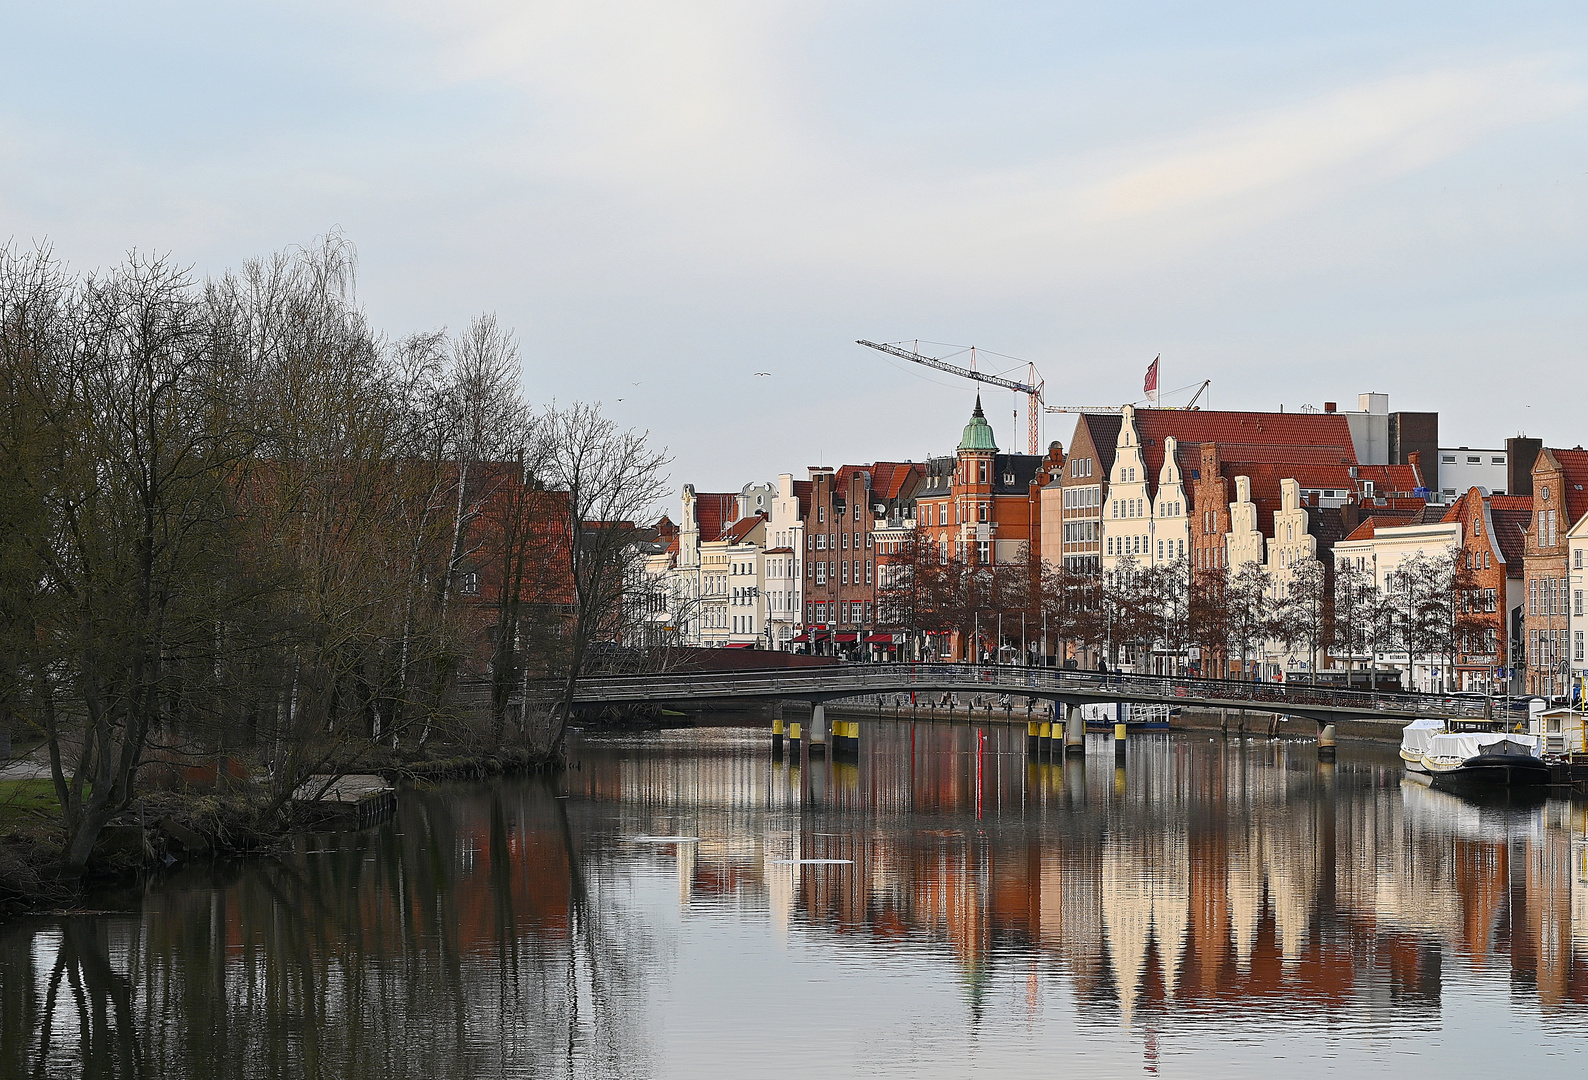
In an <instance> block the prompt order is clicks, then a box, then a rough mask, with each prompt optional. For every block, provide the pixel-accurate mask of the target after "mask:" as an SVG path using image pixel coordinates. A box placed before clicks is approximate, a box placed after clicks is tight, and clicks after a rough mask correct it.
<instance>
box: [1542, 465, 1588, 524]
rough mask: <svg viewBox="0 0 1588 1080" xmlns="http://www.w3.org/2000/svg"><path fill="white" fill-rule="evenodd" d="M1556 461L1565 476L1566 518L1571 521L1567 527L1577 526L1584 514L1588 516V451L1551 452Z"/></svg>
mask: <svg viewBox="0 0 1588 1080" xmlns="http://www.w3.org/2000/svg"><path fill="white" fill-rule="evenodd" d="M1550 453H1552V454H1554V455H1555V460H1556V461H1558V462H1560V468H1561V472H1562V473H1564V474H1565V481H1566V516H1567V517H1568V518H1569V519H1570V520H1569V521H1568V522H1567V525H1566V527H1567V528H1571V526H1573V525H1575V524H1577V522H1579V521H1581V520H1582V516H1583V515H1584V514H1588V450H1583V449H1581V448H1578V449H1572V450H1553V449H1552V450H1551V451H1550Z"/></svg>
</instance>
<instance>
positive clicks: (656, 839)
mask: <svg viewBox="0 0 1588 1080" xmlns="http://www.w3.org/2000/svg"><path fill="white" fill-rule="evenodd" d="M629 843H631V844H698V843H700V837H698V836H631V837H629Z"/></svg>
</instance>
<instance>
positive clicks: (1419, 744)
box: [1401, 720, 1550, 788]
mask: <svg viewBox="0 0 1588 1080" xmlns="http://www.w3.org/2000/svg"><path fill="white" fill-rule="evenodd" d="M1539 750H1540V741H1539V740H1538V739H1537V738H1535V737H1534V736H1532V735H1522V734H1518V733H1516V732H1510V731H1506V730H1504V727H1503V725H1502V724H1501V723H1499V722H1497V721H1488V720H1413V721H1412V722H1411V723H1409V724H1407V725H1406V727H1405V728H1404V729H1403V730H1402V731H1401V761H1402V762H1404V763H1405V765H1406V778H1407V779H1408V780H1411V781H1412V782H1414V783H1421V784H1427V785H1429V786H1430V787H1441V788H1453V787H1466V786H1469V785H1486V786H1500V787H1530V786H1534V785H1538V784H1548V783H1549V781H1550V769H1549V765H1548V764H1546V763H1545V761H1544V760H1543V758H1542V757H1541V756H1540V755H1539Z"/></svg>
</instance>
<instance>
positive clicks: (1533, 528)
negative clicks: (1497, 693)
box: [1522, 448, 1588, 696]
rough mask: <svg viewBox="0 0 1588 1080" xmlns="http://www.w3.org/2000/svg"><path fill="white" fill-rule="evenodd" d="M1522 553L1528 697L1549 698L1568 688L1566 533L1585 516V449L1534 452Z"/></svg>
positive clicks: (1587, 483)
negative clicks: (1529, 506)
mask: <svg viewBox="0 0 1588 1080" xmlns="http://www.w3.org/2000/svg"><path fill="white" fill-rule="evenodd" d="M1532 475H1533V496H1532V507H1531V513H1530V515H1529V520H1528V526H1527V529H1526V532H1525V536H1526V541H1525V548H1524V552H1523V559H1522V562H1523V574H1522V576H1523V590H1524V595H1525V596H1526V615H1525V616H1524V619H1525V623H1524V626H1525V633H1526V638H1525V639H1524V648H1525V649H1526V659H1527V667H1526V676H1525V679H1524V684H1525V687H1526V692H1527V693H1529V694H1540V695H1544V696H1553V695H1556V694H1565V693H1568V692H1569V688H1570V681H1571V679H1570V673H1569V671H1570V669H1569V665H1570V656H1571V653H1570V643H1569V641H1568V638H1569V636H1570V627H1569V618H1570V614H1569V607H1568V603H1567V601H1568V600H1569V598H1570V592H1571V575H1570V571H1569V569H1568V567H1567V551H1568V547H1567V543H1566V533H1567V532H1568V531H1569V530H1570V529H1571V527H1572V526H1573V525H1574V524H1576V523H1577V521H1578V520H1579V519H1581V518H1582V516H1583V514H1585V513H1588V450H1581V449H1572V450H1551V449H1548V448H1546V449H1543V450H1540V451H1539V454H1538V459H1537V460H1536V461H1534V462H1533V474H1532Z"/></svg>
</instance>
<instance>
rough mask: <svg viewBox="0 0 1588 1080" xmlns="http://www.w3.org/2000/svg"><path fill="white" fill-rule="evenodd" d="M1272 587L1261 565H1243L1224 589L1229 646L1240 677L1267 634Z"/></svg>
mask: <svg viewBox="0 0 1588 1080" xmlns="http://www.w3.org/2000/svg"><path fill="white" fill-rule="evenodd" d="M1272 588H1273V582H1272V581H1271V579H1270V575H1269V573H1268V571H1267V570H1266V569H1264V567H1263V564H1262V563H1259V562H1247V563H1243V564H1242V565H1241V567H1240V568H1239V569H1238V570H1236V571H1235V573H1234V574H1233V575H1232V576H1231V577H1230V578H1229V584H1228V586H1227V587H1226V589H1225V597H1226V603H1227V610H1228V612H1229V624H1228V629H1229V638H1228V641H1229V647H1230V651H1231V652H1233V653H1235V654H1236V655H1237V656H1239V657H1240V659H1241V672H1242V674H1243V675H1244V674H1245V673H1246V671H1247V662H1248V659H1249V658H1250V656H1251V654H1252V652H1253V651H1254V650H1256V649H1257V647H1258V646H1259V645H1261V644H1262V642H1263V641H1264V639H1266V638H1267V637H1268V636H1269V635H1270V630H1271V624H1270V618H1271V613H1272V608H1273V602H1272V599H1271V593H1272Z"/></svg>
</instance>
